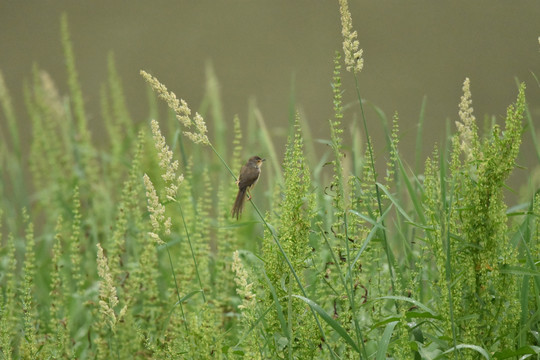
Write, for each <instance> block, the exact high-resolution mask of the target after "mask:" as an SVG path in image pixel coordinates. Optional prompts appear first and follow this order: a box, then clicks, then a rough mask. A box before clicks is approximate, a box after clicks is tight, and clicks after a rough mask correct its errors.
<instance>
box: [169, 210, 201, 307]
mask: <svg viewBox="0 0 540 360" xmlns="http://www.w3.org/2000/svg"><path fill="white" fill-rule="evenodd" d="M175 202H176V203H177V204H178V209H180V216H181V217H182V223H183V224H184V230H185V231H186V237H187V240H188V244H189V250H190V251H191V257H192V258H193V263H194V265H195V275H197V281H198V283H199V287H200V288H201V293H202V297H203V301H204V302H206V295H204V288H203V285H202V281H201V276H200V275H199V266H198V264H197V258H196V257H195V251H193V245H192V244H191V237H190V236H189V230H188V227H187V224H186V219H185V218H184V211H183V210H182V206H181V205H180V203H179V202H177V201H176V200H175Z"/></svg>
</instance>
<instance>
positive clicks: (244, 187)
mask: <svg viewBox="0 0 540 360" xmlns="http://www.w3.org/2000/svg"><path fill="white" fill-rule="evenodd" d="M265 160H266V159H261V158H260V157H258V156H252V157H250V158H249V160H248V162H247V163H246V164H245V165H244V166H242V169H241V170H240V176H239V177H238V181H237V182H236V183H237V184H238V195H236V201H235V202H234V206H233V208H232V211H231V214H232V217H235V216H236V220H238V217H239V216H240V214H241V213H242V209H243V208H244V200H245V198H246V192H247V195H248V200H250V199H251V195H250V194H249V191H250V190H251V189H252V188H253V187H254V186H255V184H256V183H257V180H259V176H260V175H261V166H262V163H263V161H265Z"/></svg>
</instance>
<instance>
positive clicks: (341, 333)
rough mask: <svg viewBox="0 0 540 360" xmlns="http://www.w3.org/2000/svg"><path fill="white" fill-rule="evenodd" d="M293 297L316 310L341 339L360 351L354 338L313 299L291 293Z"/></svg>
mask: <svg viewBox="0 0 540 360" xmlns="http://www.w3.org/2000/svg"><path fill="white" fill-rule="evenodd" d="M293 296H294V297H295V298H297V299H300V300H302V301H304V302H305V303H306V304H308V305H309V306H310V307H311V308H312V309H313V310H315V311H316V312H317V314H319V315H320V316H321V317H322V318H323V320H324V321H326V323H327V324H328V325H330V326H331V327H332V328H333V329H334V330H336V331H337V333H338V334H339V336H341V337H342V338H343V340H345V341H346V342H347V344H349V345H351V346H352V348H353V349H354V350H355V351H356V352H358V353H359V352H360V349H359V348H358V345H357V344H356V343H355V342H354V340H353V339H352V338H351V337H350V336H349V334H347V331H345V329H344V328H343V327H342V326H341V325H340V324H339V323H338V322H337V321H336V320H334V319H333V318H332V316H330V315H329V314H328V313H327V312H326V311H324V309H323V308H322V307H320V306H319V305H318V304H317V303H315V302H314V301H312V300H310V299H308V298H305V297H303V296H300V295H293Z"/></svg>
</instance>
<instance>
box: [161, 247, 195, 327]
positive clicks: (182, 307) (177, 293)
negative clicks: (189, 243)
mask: <svg viewBox="0 0 540 360" xmlns="http://www.w3.org/2000/svg"><path fill="white" fill-rule="evenodd" d="M165 249H166V250H167V255H168V256H169V264H170V265H171V272H172V274H173V279H174V286H175V287H176V297H177V298H178V304H179V305H180V311H181V312H182V318H183V319H184V327H185V328H186V332H189V330H188V326H187V319H186V315H185V314H184V306H183V305H182V302H181V301H180V288H179V287H178V282H177V281H176V274H175V273H174V266H173V262H172V258H171V253H170V251H169V246H166V248H165Z"/></svg>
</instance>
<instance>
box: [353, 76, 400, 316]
mask: <svg viewBox="0 0 540 360" xmlns="http://www.w3.org/2000/svg"><path fill="white" fill-rule="evenodd" d="M354 82H355V86H356V96H357V97H358V103H359V104H360V112H361V114H362V122H363V123H364V132H365V133H366V141H367V146H368V151H369V161H370V164H371V169H372V171H373V181H374V182H375V192H376V194H377V205H378V208H379V209H378V210H379V216H382V214H383V211H382V201H381V193H380V190H379V186H378V185H377V171H376V170H375V161H374V160H373V148H372V146H371V140H370V138H369V132H368V128H367V120H366V115H365V114H364V105H362V97H361V96H360V88H359V86H358V77H357V76H356V74H354ZM381 225H382V228H381V230H380V231H381V235H382V240H383V245H384V251H385V253H386V258H387V260H388V268H389V269H390V282H391V284H392V291H394V290H395V285H394V276H395V275H394V259H393V255H392V251H391V249H390V247H389V246H388V239H387V238H386V231H385V230H384V222H382V223H381ZM397 307H398V304H397V303H396V308H397Z"/></svg>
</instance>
